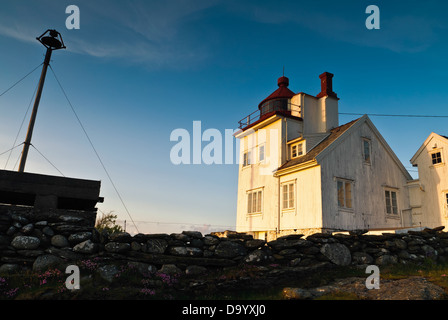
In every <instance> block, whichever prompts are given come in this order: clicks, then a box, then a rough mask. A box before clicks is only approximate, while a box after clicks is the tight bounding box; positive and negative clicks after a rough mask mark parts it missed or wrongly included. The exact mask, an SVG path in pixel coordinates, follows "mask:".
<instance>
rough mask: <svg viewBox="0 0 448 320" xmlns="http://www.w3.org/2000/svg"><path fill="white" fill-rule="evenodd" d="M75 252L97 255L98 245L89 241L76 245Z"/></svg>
mask: <svg viewBox="0 0 448 320" xmlns="http://www.w3.org/2000/svg"><path fill="white" fill-rule="evenodd" d="M73 251H74V252H78V253H86V254H92V253H96V252H97V251H98V244H97V243H94V242H92V240H90V239H89V240H86V241H83V242H81V243H78V244H77V245H75V246H74V247H73Z"/></svg>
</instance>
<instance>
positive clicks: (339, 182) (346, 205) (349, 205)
mask: <svg viewBox="0 0 448 320" xmlns="http://www.w3.org/2000/svg"><path fill="white" fill-rule="evenodd" d="M335 180H336V202H337V205H338V208H339V209H340V210H349V211H353V203H354V201H353V187H354V185H355V183H354V181H353V180H350V179H344V178H335ZM340 186H342V188H340ZM347 186H349V188H347ZM347 189H348V190H349V192H350V198H349V199H348V197H347ZM339 190H342V196H343V199H342V200H343V203H342V204H341V201H340V200H341V199H340V194H339V192H340V191H339ZM347 200H349V201H347Z"/></svg>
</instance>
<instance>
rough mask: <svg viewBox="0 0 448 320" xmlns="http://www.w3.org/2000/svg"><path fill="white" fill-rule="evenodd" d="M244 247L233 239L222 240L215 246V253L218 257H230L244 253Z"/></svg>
mask: <svg viewBox="0 0 448 320" xmlns="http://www.w3.org/2000/svg"><path fill="white" fill-rule="evenodd" d="M246 253H247V250H246V248H245V247H244V246H243V245H242V244H240V243H238V242H234V241H222V242H221V243H219V244H218V245H217V246H216V249H215V255H216V256H217V257H219V258H227V259H232V258H235V257H238V256H244V255H246Z"/></svg>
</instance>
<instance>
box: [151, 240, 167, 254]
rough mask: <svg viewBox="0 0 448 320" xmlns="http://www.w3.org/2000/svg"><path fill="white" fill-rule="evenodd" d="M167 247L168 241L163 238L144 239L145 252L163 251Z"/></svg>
mask: <svg viewBox="0 0 448 320" xmlns="http://www.w3.org/2000/svg"><path fill="white" fill-rule="evenodd" d="M167 247H168V241H166V240H164V239H149V240H148V241H146V252H148V253H164V252H165V250H166V248H167Z"/></svg>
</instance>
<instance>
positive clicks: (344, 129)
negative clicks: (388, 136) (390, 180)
mask: <svg viewBox="0 0 448 320" xmlns="http://www.w3.org/2000/svg"><path fill="white" fill-rule="evenodd" d="M364 122H365V123H366V124H367V125H368V126H369V127H370V129H371V130H372V131H373V133H374V134H375V135H376V137H377V138H378V140H379V141H380V143H381V144H382V145H383V147H384V148H385V149H386V150H387V151H388V153H389V155H390V156H391V157H392V159H393V160H394V161H395V163H396V164H397V166H398V167H399V168H400V170H401V171H402V172H403V174H404V175H405V176H406V177H407V179H408V180H412V176H411V175H410V174H409V172H408V171H407V170H406V168H405V167H404V165H403V164H402V163H401V161H400V160H399V159H398V157H397V156H396V154H395V153H394V152H393V150H392V149H391V148H390V146H389V145H388V144H387V142H386V140H384V138H383V136H382V135H381V134H380V133H379V131H378V129H377V128H376V127H375V125H374V124H373V123H372V121H371V120H370V119H369V117H368V116H367V115H364V116H362V117H361V118H358V119H356V120H353V121H350V122H348V123H346V124H344V125H342V126H339V127H336V128H333V129H331V130H330V134H329V135H328V136H327V137H326V138H325V139H323V140H322V141H321V142H320V143H318V144H317V145H316V146H315V147H314V148H313V149H311V150H310V151H308V152H307V153H306V154H305V155H304V156H301V157H299V158H295V159H291V160H288V161H287V162H285V163H284V164H283V165H282V166H281V167H280V168H278V169H277V173H276V174H275V175H278V174H279V171H281V170H284V169H287V168H291V169H292V167H294V166H298V167H300V165H301V164H305V163H306V162H311V161H315V162H317V161H320V160H321V159H322V158H323V157H325V156H326V155H327V154H329V153H330V152H331V150H333V149H334V148H336V146H337V145H338V144H339V142H341V141H343V140H344V137H346V136H348V135H349V132H350V131H351V130H352V129H353V128H355V127H359V126H360V125H361V124H362V123H364Z"/></svg>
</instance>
